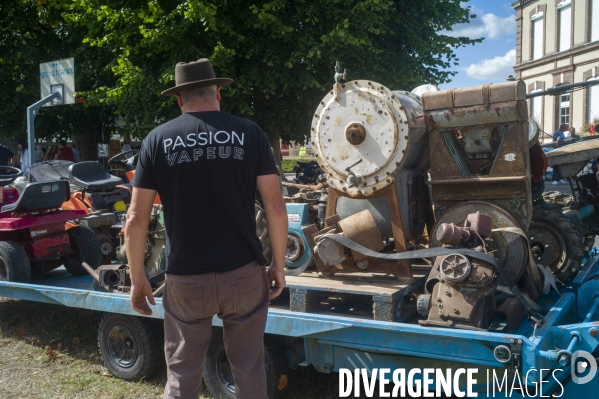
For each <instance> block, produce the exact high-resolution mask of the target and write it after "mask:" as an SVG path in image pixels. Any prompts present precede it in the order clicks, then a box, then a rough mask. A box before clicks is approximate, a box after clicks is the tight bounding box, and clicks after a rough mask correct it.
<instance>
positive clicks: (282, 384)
mask: <svg viewBox="0 0 599 399" xmlns="http://www.w3.org/2000/svg"><path fill="white" fill-rule="evenodd" d="M288 382H289V380H288V378H287V376H286V375H285V374H281V376H280V377H279V385H278V386H277V388H278V389H279V391H282V390H283V389H285V387H286V386H287V383H288Z"/></svg>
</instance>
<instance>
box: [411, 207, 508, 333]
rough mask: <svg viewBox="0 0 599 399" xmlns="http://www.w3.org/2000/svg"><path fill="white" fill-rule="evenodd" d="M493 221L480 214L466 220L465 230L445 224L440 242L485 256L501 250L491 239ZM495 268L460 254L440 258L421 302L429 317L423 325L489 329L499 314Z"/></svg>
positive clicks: (438, 238)
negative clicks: (497, 309)
mask: <svg viewBox="0 0 599 399" xmlns="http://www.w3.org/2000/svg"><path fill="white" fill-rule="evenodd" d="M491 227H492V221H491V218H490V217H489V216H487V215H485V214H482V213H480V212H477V213H471V214H469V215H468V216H467V217H466V221H465V222H464V227H458V226H456V225H455V224H453V223H443V224H441V225H440V226H439V227H438V228H437V233H436V240H437V241H438V242H440V243H442V244H443V247H455V248H456V249H457V248H467V249H473V250H475V251H480V252H482V253H485V254H492V253H493V252H495V251H496V250H497V248H496V247H495V243H494V242H493V240H492V239H491V235H492V229H491ZM497 276H498V274H497V272H496V270H495V267H494V266H493V265H492V264H490V263H487V262H485V261H482V260H480V259H473V258H472V257H469V256H466V255H464V254H460V253H458V252H457V251H456V253H455V254H449V255H443V256H437V257H436V259H435V262H434V266H433V268H432V269H431V271H430V273H429V275H428V278H427V281H426V284H425V290H426V292H427V293H426V294H423V295H420V296H419V298H418V311H419V313H421V314H423V315H426V316H428V318H427V320H423V321H422V320H421V321H420V324H421V325H430V326H444V327H460V328H481V329H487V328H488V327H489V324H490V323H491V320H492V319H493V315H494V313H495V307H496V306H495V296H494V293H495V289H496V287H497V283H498V278H497Z"/></svg>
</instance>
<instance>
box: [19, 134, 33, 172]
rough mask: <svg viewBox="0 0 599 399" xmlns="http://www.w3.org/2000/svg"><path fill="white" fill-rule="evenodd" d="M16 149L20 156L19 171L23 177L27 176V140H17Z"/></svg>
mask: <svg viewBox="0 0 599 399" xmlns="http://www.w3.org/2000/svg"><path fill="white" fill-rule="evenodd" d="M17 147H18V148H19V153H20V154H21V156H20V157H19V162H20V163H21V170H22V171H23V176H27V169H29V166H30V165H29V145H28V144H27V140H25V139H19V140H17Z"/></svg>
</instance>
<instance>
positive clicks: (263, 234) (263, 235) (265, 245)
mask: <svg viewBox="0 0 599 399" xmlns="http://www.w3.org/2000/svg"><path fill="white" fill-rule="evenodd" d="M254 212H255V217H256V235H257V236H258V239H259V240H260V244H262V254H263V255H264V259H266V264H267V265H270V262H271V261H272V252H271V249H270V239H269V238H268V222H267V221H266V211H264V208H262V204H261V203H260V201H256V202H255V203H254Z"/></svg>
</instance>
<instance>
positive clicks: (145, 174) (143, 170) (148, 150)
mask: <svg viewBox="0 0 599 399" xmlns="http://www.w3.org/2000/svg"><path fill="white" fill-rule="evenodd" d="M148 140H149V138H146V139H145V140H144V142H143V144H142V146H141V150H140V151H139V155H138V159H137V166H136V168H135V176H134V177H133V181H132V182H131V185H132V186H133V187H138V188H145V189H148V190H158V188H157V187H156V181H155V179H154V174H153V168H152V166H153V165H154V160H153V151H152V146H151V145H150V143H149V141H148Z"/></svg>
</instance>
